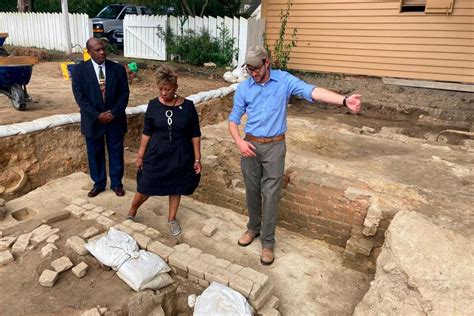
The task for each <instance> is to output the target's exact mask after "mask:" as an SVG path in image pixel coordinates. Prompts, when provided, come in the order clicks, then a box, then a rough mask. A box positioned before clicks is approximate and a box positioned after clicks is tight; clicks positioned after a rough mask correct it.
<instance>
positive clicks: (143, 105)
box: [136, 104, 148, 113]
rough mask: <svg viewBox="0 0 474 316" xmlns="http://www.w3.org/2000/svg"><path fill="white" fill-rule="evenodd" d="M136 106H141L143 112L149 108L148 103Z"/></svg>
mask: <svg viewBox="0 0 474 316" xmlns="http://www.w3.org/2000/svg"><path fill="white" fill-rule="evenodd" d="M136 108H139V109H140V110H141V111H142V112H141V113H146V109H147V108H148V104H141V105H138V106H136Z"/></svg>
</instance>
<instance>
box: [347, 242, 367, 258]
mask: <svg viewBox="0 0 474 316" xmlns="http://www.w3.org/2000/svg"><path fill="white" fill-rule="evenodd" d="M346 248H351V249H353V250H354V252H356V253H360V254H363V255H364V256H367V257H368V256H370V253H371V252H372V249H373V248H374V243H373V242H372V241H371V240H368V239H363V238H354V237H352V238H351V239H349V240H348V241H347V247H346Z"/></svg>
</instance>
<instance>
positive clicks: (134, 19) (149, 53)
mask: <svg viewBox="0 0 474 316" xmlns="http://www.w3.org/2000/svg"><path fill="white" fill-rule="evenodd" d="M167 23H168V17H167V16H165V15H163V16H158V15H126V16H125V18H124V20H123V54H124V56H125V57H134V58H144V59H154V60H166V44H165V37H164V31H166V25H167Z"/></svg>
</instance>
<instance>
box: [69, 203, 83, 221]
mask: <svg viewBox="0 0 474 316" xmlns="http://www.w3.org/2000/svg"><path fill="white" fill-rule="evenodd" d="M64 210H65V211H68V212H70V213H71V215H72V217H75V218H81V216H82V215H83V214H84V213H85V212H86V210H85V209H84V208H83V207H80V206H78V205H74V204H71V205H69V206H66V207H65V208H64Z"/></svg>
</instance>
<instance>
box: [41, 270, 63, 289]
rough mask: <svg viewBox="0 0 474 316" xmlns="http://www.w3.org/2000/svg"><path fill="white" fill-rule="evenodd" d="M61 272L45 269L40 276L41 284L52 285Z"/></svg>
mask: <svg viewBox="0 0 474 316" xmlns="http://www.w3.org/2000/svg"><path fill="white" fill-rule="evenodd" d="M58 276H59V273H57V272H56V271H51V270H44V271H43V273H41V275H40V277H39V283H40V284H41V286H45V287H52V286H53V285H54V283H56V280H57V279H58Z"/></svg>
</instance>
